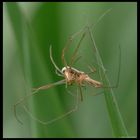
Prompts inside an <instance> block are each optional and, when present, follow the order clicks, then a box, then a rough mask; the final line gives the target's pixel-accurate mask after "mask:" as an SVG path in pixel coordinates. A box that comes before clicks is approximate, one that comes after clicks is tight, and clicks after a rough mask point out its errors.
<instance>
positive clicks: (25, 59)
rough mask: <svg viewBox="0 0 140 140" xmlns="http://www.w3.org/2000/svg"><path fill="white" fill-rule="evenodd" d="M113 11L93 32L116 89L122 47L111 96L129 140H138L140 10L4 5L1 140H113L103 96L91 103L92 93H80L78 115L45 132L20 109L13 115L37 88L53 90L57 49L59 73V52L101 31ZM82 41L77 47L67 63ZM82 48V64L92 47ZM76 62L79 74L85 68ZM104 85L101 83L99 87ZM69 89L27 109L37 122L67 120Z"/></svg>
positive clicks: (39, 98)
mask: <svg viewBox="0 0 140 140" xmlns="http://www.w3.org/2000/svg"><path fill="white" fill-rule="evenodd" d="M110 8H112V10H111V11H110V12H109V13H108V14H107V15H105V17H104V18H103V19H102V20H101V21H100V22H99V23H98V24H97V25H96V27H95V29H94V31H93V33H94V37H95V41H96V44H97V47H98V50H99V52H100V55H101V57H102V60H103V64H104V66H105V68H106V69H107V75H108V77H109V79H110V82H111V85H114V84H115V82H116V79H117V78H116V77H117V73H118V57H119V55H118V51H119V50H118V46H119V45H120V46H121V54H122V55H121V74H120V79H119V86H118V88H117V89H114V94H115V96H116V100H117V103H118V106H119V110H120V112H121V115H122V118H123V121H124V124H125V127H126V129H127V131H128V134H129V136H133V137H136V135H137V125H136V124H137V3H123V2H121V3H116V2H113V3H108V2H106V3H101V2H100V3H86V2H84V3H82V2H77V3H76V2H70V3H69V2H66V3H64V2H60V3H51V2H50V3H23V2H21V3H14V2H13V3H3V36H4V38H3V42H4V45H3V66H4V67H3V72H4V73H3V77H4V78H3V79H4V81H3V89H4V90H3V95H4V96H3V97H4V98H3V99H4V102H3V103H4V106H3V136H4V137H114V136H113V134H112V128H111V123H110V118H109V116H108V111H107V106H106V102H105V99H104V95H103V94H102V95H100V96H91V95H89V94H90V93H91V92H92V91H93V90H94V88H91V87H87V88H86V90H83V93H84V96H85V97H84V101H83V102H82V103H81V104H80V106H79V109H78V111H77V112H75V113H73V114H72V115H70V116H68V117H66V118H64V119H62V120H59V121H57V122H54V123H52V124H50V125H47V126H44V125H42V124H39V123H37V122H36V121H34V120H32V119H31V118H30V117H29V115H28V114H27V113H26V112H25V111H24V109H23V108H22V106H21V105H20V106H18V107H17V113H18V116H19V117H20V119H21V120H22V122H23V125H20V124H19V123H18V122H17V121H16V119H15V117H14V113H13V105H14V104H15V103H16V102H17V101H18V100H19V99H20V98H22V97H24V96H25V95H27V94H29V93H30V89H31V88H32V87H39V86H41V85H45V84H49V83H53V82H56V81H58V80H60V79H62V78H61V77H58V76H57V75H56V74H55V69H54V67H53V65H52V64H51V62H50V58H49V46H50V44H51V45H52V51H53V57H54V59H55V62H56V64H57V65H58V66H59V67H60V68H62V67H63V66H64V65H63V63H62V62H61V51H62V49H63V47H64V46H65V43H66V40H67V38H68V37H69V36H70V35H72V34H73V33H75V32H77V31H79V30H80V29H82V27H83V26H85V25H86V23H87V22H89V23H96V21H97V20H98V18H99V17H100V16H101V15H102V14H103V13H104V12H105V11H106V10H108V9H110ZM79 39H80V36H78V37H77V39H74V43H73V44H72V47H71V50H69V52H68V53H67V54H66V57H67V59H68V60H69V58H70V56H71V54H72V52H73V49H74V46H75V45H76V44H77V42H78V40H79ZM86 39H87V40H86V41H85V42H83V45H81V49H80V52H81V54H82V56H83V57H85V58H89V59H88V61H87V60H86V61H85V63H87V62H88V63H90V64H92V65H93V64H94V63H92V62H90V61H89V60H91V61H92V59H94V53H93V57H92V54H91V51H90V50H89V49H88V47H87V46H90V42H88V39H89V37H88V36H87V37H86ZM80 63H81V64H82V63H83V61H80V62H79V61H78V62H77V63H76V64H75V67H76V68H78V69H79V70H81V69H82V70H84V69H85V68H86V66H85V67H83V65H81V64H80ZM97 80H99V81H100V79H97ZM73 101H74V100H73V97H71V96H70V95H68V94H67V92H66V90H65V85H62V86H58V87H54V88H52V89H49V90H47V91H42V92H39V94H38V95H36V96H34V97H32V98H29V99H28V100H26V102H24V103H25V104H26V105H27V106H28V107H29V108H30V111H31V112H32V113H33V114H34V116H36V117H38V118H40V119H41V120H49V119H52V118H54V117H55V116H59V115H61V114H63V113H64V112H66V110H68V109H69V108H70V107H71V106H72V105H73Z"/></svg>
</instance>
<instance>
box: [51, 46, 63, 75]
mask: <svg viewBox="0 0 140 140" xmlns="http://www.w3.org/2000/svg"><path fill="white" fill-rule="evenodd" d="M50 59H51V62H52V64H53V65H54V67H55V68H56V70H57V71H59V72H60V73H61V74H62V75H63V73H62V71H61V70H60V69H59V68H58V66H57V65H56V64H55V62H54V60H53V57H52V46H51V45H50Z"/></svg>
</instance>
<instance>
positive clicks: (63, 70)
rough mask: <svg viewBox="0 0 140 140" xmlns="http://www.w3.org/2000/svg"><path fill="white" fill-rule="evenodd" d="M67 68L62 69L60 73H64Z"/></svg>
mask: <svg viewBox="0 0 140 140" xmlns="http://www.w3.org/2000/svg"><path fill="white" fill-rule="evenodd" d="M68 68H69V67H63V68H62V70H61V71H62V73H65V71H66V70H67V69H68Z"/></svg>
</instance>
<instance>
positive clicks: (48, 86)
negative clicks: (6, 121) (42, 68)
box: [14, 79, 66, 124]
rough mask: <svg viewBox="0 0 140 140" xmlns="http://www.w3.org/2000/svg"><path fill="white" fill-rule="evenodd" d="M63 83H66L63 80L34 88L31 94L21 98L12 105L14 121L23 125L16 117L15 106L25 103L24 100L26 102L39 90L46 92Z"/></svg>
mask: <svg viewBox="0 0 140 140" xmlns="http://www.w3.org/2000/svg"><path fill="white" fill-rule="evenodd" d="M65 82H66V81H65V79H64V80H61V81H58V82H56V83H53V84H48V85H45V86H41V87H39V88H34V89H33V92H32V93H31V94H28V95H27V96H25V97H23V98H21V99H20V100H19V101H18V102H17V103H16V104H14V115H15V118H16V120H17V121H18V122H19V123H20V124H23V123H22V122H21V121H20V119H19V118H18V117H17V111H16V109H17V106H18V105H19V104H21V103H22V102H23V101H25V100H26V99H27V98H29V97H30V96H32V95H36V94H37V93H38V91H40V90H46V89H48V88H51V87H53V86H56V85H62V84H65Z"/></svg>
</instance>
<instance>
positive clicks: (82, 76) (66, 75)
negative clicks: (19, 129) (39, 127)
mask: <svg viewBox="0 0 140 140" xmlns="http://www.w3.org/2000/svg"><path fill="white" fill-rule="evenodd" d="M109 11H110V9H109V10H107V11H106V12H105V13H104V14H103V15H102V16H101V17H100V18H99V19H98V21H97V22H96V24H97V23H98V22H99V21H100V20H101V19H102V17H103V16H104V15H105V14H106V13H108V12H109ZM96 24H95V25H96ZM95 25H94V26H95ZM91 27H93V25H91ZM91 27H89V26H85V27H84V28H82V29H81V30H80V31H79V32H77V33H75V34H73V35H72V36H70V37H69V38H68V40H67V42H66V45H65V47H64V48H63V50H62V55H61V59H62V62H63V64H64V67H63V68H62V69H60V68H59V67H58V66H57V65H56V63H55V62H54V59H53V57H52V46H51V45H50V60H51V62H52V64H53V65H54V67H55V69H56V74H57V75H58V76H62V77H63V79H62V80H60V81H58V82H55V83H51V84H47V85H45V86H41V87H39V88H33V92H32V93H31V94H29V95H27V96H25V97H24V98H21V99H20V100H19V101H18V102H17V103H16V104H14V114H15V117H16V119H17V121H18V122H19V123H21V124H23V123H22V122H21V121H20V119H19V118H18V117H17V114H16V107H17V105H19V104H20V103H22V102H23V101H24V100H25V99H27V98H28V97H29V96H32V95H35V94H36V93H37V92H38V91H40V90H47V89H49V88H52V87H54V86H57V85H64V84H65V85H66V88H67V86H70V85H72V84H76V85H77V94H76V98H75V99H76V103H75V105H74V107H73V108H72V109H71V110H69V111H68V112H66V113H65V114H63V115H61V116H58V117H56V118H54V119H52V120H50V121H47V122H45V121H41V120H39V119H37V118H36V117H34V116H33V115H32V114H31V112H30V111H29V110H28V109H27V107H25V106H24V105H23V107H24V109H25V110H26V111H27V112H28V113H29V115H30V116H31V118H33V119H34V120H36V121H38V122H40V123H41V124H44V125H48V124H51V123H53V122H55V121H57V120H59V119H61V118H64V117H66V116H67V115H69V114H71V113H73V112H75V111H76V110H77V109H78V104H79V94H78V93H80V100H81V101H83V95H82V88H81V87H82V86H85V84H89V85H91V86H93V87H95V88H105V87H107V86H104V85H103V83H102V82H100V81H97V80H95V79H92V78H91V77H90V76H89V74H88V73H85V72H83V71H80V70H78V69H76V68H74V67H72V65H73V64H74V62H75V61H76V59H77V58H76V55H77V52H78V49H79V48H80V45H81V42H82V40H83V39H84V37H85V35H86V33H87V31H89V29H90V28H91ZM81 32H83V33H82V36H81V38H80V40H79V42H78V45H77V47H76V48H75V50H74V53H73V54H72V57H71V59H70V63H69V64H68V63H67V61H66V59H65V52H66V51H68V48H69V47H70V45H71V43H72V41H73V39H74V38H75V36H77V35H79V34H80V33H81ZM90 72H91V73H94V72H96V69H92V68H91V67H90ZM114 87H116V86H112V87H107V88H114Z"/></svg>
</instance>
